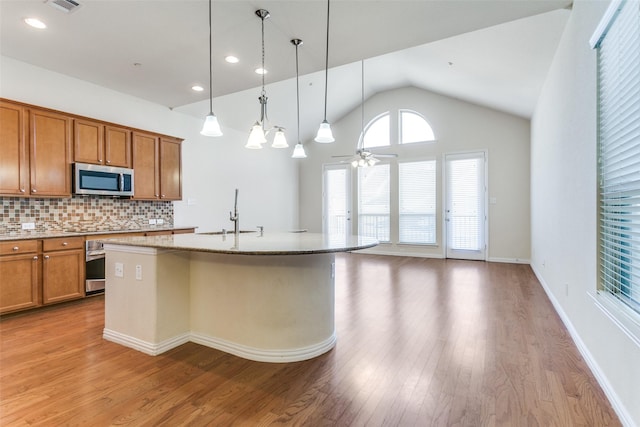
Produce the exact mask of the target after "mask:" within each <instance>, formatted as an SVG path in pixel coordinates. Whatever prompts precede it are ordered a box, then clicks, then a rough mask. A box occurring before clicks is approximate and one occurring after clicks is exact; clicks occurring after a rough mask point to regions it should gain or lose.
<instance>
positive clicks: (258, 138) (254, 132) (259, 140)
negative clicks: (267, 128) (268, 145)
mask: <svg viewBox="0 0 640 427" xmlns="http://www.w3.org/2000/svg"><path fill="white" fill-rule="evenodd" d="M265 142H267V139H266V138H265V137H264V130H263V129H262V126H260V123H257V122H256V124H254V125H253V127H251V133H250V134H249V139H248V140H247V145H245V148H251V149H253V150H258V149H260V148H262V144H264V143H265Z"/></svg>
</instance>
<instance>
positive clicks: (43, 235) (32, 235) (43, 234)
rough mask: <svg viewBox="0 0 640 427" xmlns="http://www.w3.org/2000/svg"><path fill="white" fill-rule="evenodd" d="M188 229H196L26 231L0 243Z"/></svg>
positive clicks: (0, 237) (1, 238)
mask: <svg viewBox="0 0 640 427" xmlns="http://www.w3.org/2000/svg"><path fill="white" fill-rule="evenodd" d="M189 228H198V227H176V226H172V225H167V226H149V227H146V228H142V227H141V228H129V229H126V230H122V229H109V230H83V231H74V230H68V231H28V230H21V231H17V232H10V233H5V234H0V242H1V241H7V240H29V239H51V238H55V237H74V236H99V235H101V234H116V233H118V234H119V233H123V234H124V233H146V232H150V231H169V230H185V229H189Z"/></svg>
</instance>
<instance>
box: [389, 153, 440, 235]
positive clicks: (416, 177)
mask: <svg viewBox="0 0 640 427" xmlns="http://www.w3.org/2000/svg"><path fill="white" fill-rule="evenodd" d="M398 177H399V179H398V183H399V201H398V208H399V224H398V228H399V233H400V236H399V241H400V243H414V244H415V243H418V244H435V243H436V161H435V160H428V161H422V162H403V163H400V164H399V165H398Z"/></svg>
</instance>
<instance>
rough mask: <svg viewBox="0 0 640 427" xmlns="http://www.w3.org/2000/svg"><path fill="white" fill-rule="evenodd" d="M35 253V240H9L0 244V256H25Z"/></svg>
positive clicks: (36, 249) (36, 247) (36, 246)
mask: <svg viewBox="0 0 640 427" xmlns="http://www.w3.org/2000/svg"><path fill="white" fill-rule="evenodd" d="M37 251H38V241H37V240H11V241H8V242H0V255H17V254H27V253H30V252H37Z"/></svg>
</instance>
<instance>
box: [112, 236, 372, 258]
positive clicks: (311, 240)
mask: <svg viewBox="0 0 640 427" xmlns="http://www.w3.org/2000/svg"><path fill="white" fill-rule="evenodd" d="M102 242H103V243H105V245H109V244H110V245H121V246H135V247H148V248H156V249H166V250H178V251H195V252H213V253H220V254H236V255H304V254H319V253H330V252H347V251H355V250H359V249H366V248H371V247H373V246H376V245H377V244H378V241H377V240H376V239H373V238H370V237H364V236H356V235H352V236H347V237H345V236H338V235H327V234H322V233H298V232H272V233H271V232H265V233H263V234H261V233H259V232H254V233H241V234H240V235H238V236H236V235H234V234H233V233H230V234H226V235H223V234H204V233H203V234H175V235H170V236H148V237H122V238H115V239H105V240H102ZM107 250H108V248H107Z"/></svg>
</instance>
